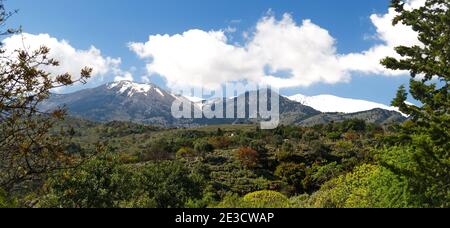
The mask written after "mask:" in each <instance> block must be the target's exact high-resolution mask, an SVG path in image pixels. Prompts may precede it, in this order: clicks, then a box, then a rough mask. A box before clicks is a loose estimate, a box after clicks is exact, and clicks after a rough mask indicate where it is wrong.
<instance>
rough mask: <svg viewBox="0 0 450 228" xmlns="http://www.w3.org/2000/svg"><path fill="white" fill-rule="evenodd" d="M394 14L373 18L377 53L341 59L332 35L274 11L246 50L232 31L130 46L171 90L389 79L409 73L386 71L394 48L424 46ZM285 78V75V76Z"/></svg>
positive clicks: (409, 4) (411, 4)
mask: <svg viewBox="0 0 450 228" xmlns="http://www.w3.org/2000/svg"><path fill="white" fill-rule="evenodd" d="M424 3H425V0H406V5H405V7H406V8H407V9H414V8H418V7H420V6H423V5H424ZM396 15H397V13H396V12H395V10H394V9H389V11H388V12H387V13H386V14H384V15H378V14H374V15H371V16H370V19H371V21H372V23H373V25H374V26H375V28H376V34H375V35H373V36H372V37H374V38H375V39H376V40H377V41H379V42H378V44H377V45H374V46H373V47H372V48H370V49H368V50H366V51H362V52H358V53H349V54H344V53H341V54H338V53H336V41H335V39H334V38H333V37H332V36H331V35H330V34H329V32H328V31H327V30H325V29H323V28H321V27H320V26H318V25H316V24H314V23H313V22H311V21H310V20H304V21H303V22H302V23H300V24H297V23H296V22H295V21H294V20H293V18H292V16H291V15H290V14H284V15H283V17H282V18H281V19H280V20H277V19H276V18H275V17H274V16H273V13H272V12H271V11H269V12H268V14H267V16H265V17H263V18H262V19H261V20H260V21H259V22H258V23H257V25H256V27H255V31H254V32H253V33H248V32H244V33H243V36H244V40H246V42H245V44H243V45H239V44H231V42H230V39H229V37H227V30H228V29H225V30H220V31H209V32H208V31H202V30H189V31H186V32H184V33H182V34H175V35H167V34H166V35H151V36H149V40H148V41H147V42H145V43H130V44H129V47H130V49H131V50H132V51H134V52H135V53H137V54H138V56H139V57H141V58H143V59H146V60H147V61H148V64H147V70H148V73H149V74H150V75H160V76H162V77H163V78H165V79H166V81H167V82H168V86H169V87H177V86H194V87H211V86H218V85H220V84H223V83H225V82H230V81H242V80H247V81H252V82H260V83H267V84H270V85H272V86H276V87H279V88H288V87H298V86H310V85H313V84H317V83H328V84H335V83H340V82H348V81H350V80H351V74H352V73H354V72H359V73H364V74H377V75H385V76H398V75H404V74H405V73H407V72H403V71H392V70H388V69H385V68H384V67H383V66H382V65H381V64H380V61H381V59H383V58H385V57H387V56H392V57H396V58H400V56H399V55H398V54H397V53H396V52H395V50H394V48H395V47H396V46H399V45H406V46H411V45H420V42H419V41H418V39H417V33H416V32H414V31H413V30H412V29H411V28H410V27H407V26H405V25H402V24H399V25H396V26H393V25H392V20H393V18H394V17H395V16H396ZM280 73H281V75H280Z"/></svg>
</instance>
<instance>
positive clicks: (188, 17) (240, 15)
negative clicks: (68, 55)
mask: <svg viewBox="0 0 450 228" xmlns="http://www.w3.org/2000/svg"><path fill="white" fill-rule="evenodd" d="M6 4H7V7H8V8H9V9H19V10H20V12H19V14H18V15H16V16H14V17H13V18H12V19H11V21H10V25H13V26H18V25H21V26H22V27H23V30H24V32H26V33H31V34H41V33H45V34H49V35H50V36H52V37H55V38H57V39H64V40H68V41H69V42H70V45H71V46H73V47H75V48H77V49H82V50H86V49H88V48H89V47H90V46H91V45H94V46H95V47H96V48H98V49H99V50H101V52H102V55H104V56H111V57H114V58H118V57H120V58H121V60H122V63H121V65H120V68H121V69H123V70H126V71H131V72H132V73H133V76H134V77H135V80H136V81H139V80H140V76H139V75H144V74H146V73H147V71H146V69H145V65H146V63H148V62H146V61H144V60H143V59H141V58H139V57H138V56H137V55H136V53H134V52H132V51H130V48H129V47H128V45H127V44H128V43H129V42H142V43H145V42H147V41H148V37H149V35H155V34H169V35H173V34H180V33H183V32H185V31H188V30H191V29H200V30H203V31H210V30H224V29H226V28H228V27H232V28H235V29H236V32H234V33H233V34H230V35H229V37H228V38H229V42H233V43H244V42H245V41H244V38H243V37H242V35H241V34H242V33H243V32H246V31H252V30H253V29H254V27H255V25H256V24H257V22H258V21H259V20H260V19H261V18H262V17H264V16H265V15H267V12H268V11H269V10H270V11H271V12H272V14H273V15H274V16H275V17H276V18H278V19H280V18H281V17H282V15H283V14H284V13H289V14H290V15H292V17H293V19H294V20H295V21H296V22H297V23H301V21H302V20H304V19H310V20H311V21H312V22H313V23H314V24H316V25H318V26H320V27H321V28H323V29H326V30H327V31H328V32H329V33H330V35H331V36H332V37H333V38H334V39H335V40H336V45H335V46H336V49H337V53H338V54H347V53H357V52H362V51H365V50H368V49H369V48H370V47H372V46H374V45H376V44H377V43H379V42H380V41H379V40H376V39H368V38H367V37H370V36H372V35H373V34H375V33H376V28H375V26H374V25H373V23H372V21H371V19H370V15H372V14H380V15H382V14H386V13H387V10H388V5H389V1H388V0H376V1H373V0H342V1H331V0H246V1H242V0H215V1H212V0H126V1H125V0H77V1H72V0H58V1H55V0H39V1H30V0H9V1H7V3H6ZM351 74H352V79H351V81H350V82H340V83H336V84H326V83H315V84H313V85H311V86H307V87H304V86H299V87H295V88H286V89H282V93H283V94H286V95H292V94H296V93H302V94H305V95H318V94H332V95H337V96H342V97H348V98H360V99H367V100H371V101H376V102H380V103H384V104H389V103H390V101H391V99H392V98H393V97H394V95H395V92H396V89H397V88H398V86H399V85H401V84H405V83H408V80H409V77H408V76H406V75H405V76H395V77H392V76H383V75H378V74H371V73H361V72H352V73H351ZM151 80H152V82H154V83H157V84H159V85H160V86H162V87H165V81H164V80H163V79H162V77H152V78H151Z"/></svg>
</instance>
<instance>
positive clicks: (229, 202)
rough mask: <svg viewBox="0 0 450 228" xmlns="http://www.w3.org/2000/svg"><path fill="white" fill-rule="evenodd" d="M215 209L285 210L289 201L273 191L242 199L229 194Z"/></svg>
mask: <svg viewBox="0 0 450 228" xmlns="http://www.w3.org/2000/svg"><path fill="white" fill-rule="evenodd" d="M216 207H217V208H287V207H289V199H288V198H287V197H286V196H285V195H283V194H281V193H279V192H275V191H267V190H265V191H257V192H253V193H249V194H247V195H245V196H244V197H239V196H238V195H235V194H231V195H227V196H226V197H225V198H224V200H223V201H222V202H221V203H220V204H219V205H217V206H216Z"/></svg>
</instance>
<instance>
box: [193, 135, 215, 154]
mask: <svg viewBox="0 0 450 228" xmlns="http://www.w3.org/2000/svg"><path fill="white" fill-rule="evenodd" d="M194 150H195V151H196V152H197V153H199V154H207V153H211V152H213V151H214V146H213V145H211V144H210V143H209V142H208V141H207V140H205V139H199V140H197V141H195V143H194Z"/></svg>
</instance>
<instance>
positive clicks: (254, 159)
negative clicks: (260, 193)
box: [236, 147, 259, 169]
mask: <svg viewBox="0 0 450 228" xmlns="http://www.w3.org/2000/svg"><path fill="white" fill-rule="evenodd" d="M236 158H237V159H238V160H239V161H240V162H241V163H242V165H244V166H245V167H246V168H248V169H253V168H256V167H257V166H258V161H259V155H258V152H257V151H256V150H254V149H252V148H250V147H241V148H239V149H238V150H237V151H236Z"/></svg>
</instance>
